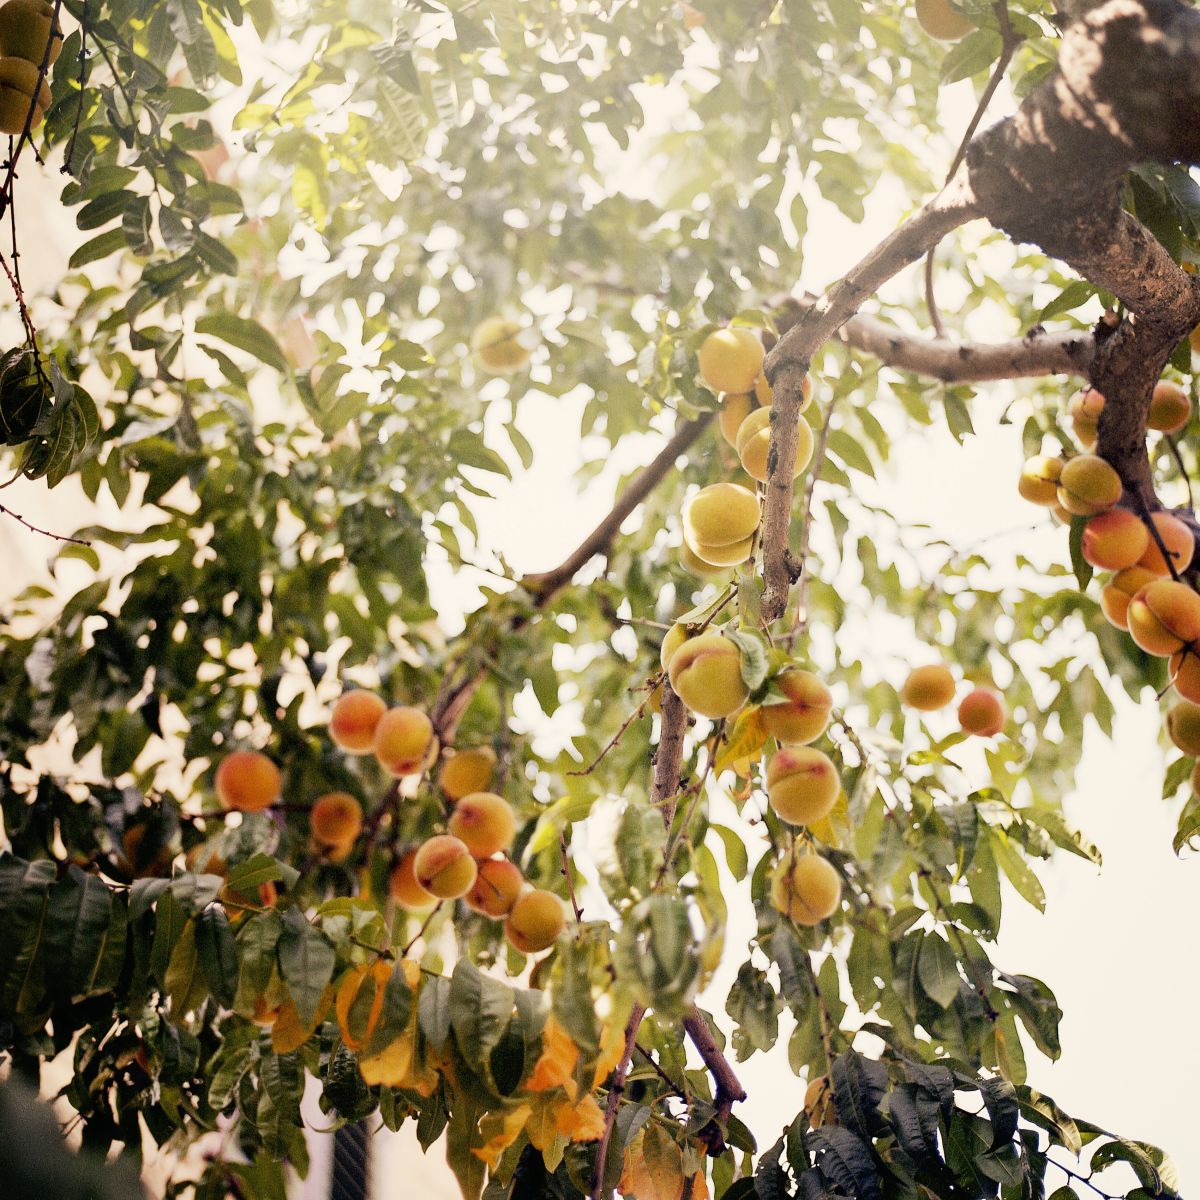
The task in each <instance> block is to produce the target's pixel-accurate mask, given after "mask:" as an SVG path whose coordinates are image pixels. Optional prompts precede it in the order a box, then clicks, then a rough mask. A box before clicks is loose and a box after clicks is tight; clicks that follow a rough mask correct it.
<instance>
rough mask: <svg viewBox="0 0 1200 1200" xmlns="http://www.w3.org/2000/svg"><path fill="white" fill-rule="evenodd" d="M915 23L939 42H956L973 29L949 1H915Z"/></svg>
mask: <svg viewBox="0 0 1200 1200" xmlns="http://www.w3.org/2000/svg"><path fill="white" fill-rule="evenodd" d="M917 23H918V24H919V25H920V26H921V28H922V29H923V30H925V32H926V33H927V34H929V36H930V37H931V38H937V39H938V41H941V42H956V41H958V39H959V38H961V37H966V36H967V34H968V33H970V32H971V30H972V29H974V28H975V26H974V25H972V24H971V22H970V21H968V20H967V18H966V17H964V16H963V15H962V13H960V12H959V11H958V9H956V8H952V7H951V5H950V0H917Z"/></svg>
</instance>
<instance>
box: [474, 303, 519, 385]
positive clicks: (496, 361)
mask: <svg viewBox="0 0 1200 1200" xmlns="http://www.w3.org/2000/svg"><path fill="white" fill-rule="evenodd" d="M471 350H472V352H473V353H474V355H475V357H476V359H477V360H478V361H479V364H480V365H481V366H482V367H483V368H484V369H485V370H487V371H490V372H491V373H492V374H493V375H511V374H512V373H513V372H515V371H519V370H520V369H521V368H522V367H523V366H525V364H526V363H527V362H529V359H530V357H531V354H532V352H531V351H530V350H529V348H528V347H527V346H525V345H523V344H522V342H521V326H520V325H519V324H517V322H516V321H510V320H508V319H507V318H506V317H487V318H485V319H484V320H482V321H480V322H479V324H478V325H476V326H475V328H474V329H473V330H472V331H471Z"/></svg>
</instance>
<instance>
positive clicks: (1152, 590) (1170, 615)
mask: <svg viewBox="0 0 1200 1200" xmlns="http://www.w3.org/2000/svg"><path fill="white" fill-rule="evenodd" d="M1126 621H1127V623H1128V625H1129V636H1130V637H1132V638H1133V640H1134V641H1135V642H1136V643H1137V645H1139V646H1140V647H1141V648H1142V649H1143V650H1145V651H1146V653H1147V654H1154V655H1157V656H1158V657H1159V658H1166V657H1167V656H1168V655H1170V654H1174V653H1175V652H1176V651H1177V650H1182V649H1183V647H1184V646H1185V645H1187V644H1188V643H1189V642H1194V641H1195V640H1196V639H1197V638H1200V595H1197V594H1196V593H1195V592H1194V591H1193V590H1192V589H1191V588H1190V587H1189V586H1188V585H1187V584H1186V583H1178V582H1176V581H1175V580H1174V579H1155V580H1154V581H1153V582H1152V583H1148V584H1146V585H1145V587H1143V588H1142V589H1141V590H1140V591H1139V592H1138V593H1137V595H1136V596H1134V598H1133V599H1132V600H1131V601H1130V602H1129V608H1128V611H1127V612H1126Z"/></svg>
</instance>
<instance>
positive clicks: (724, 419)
mask: <svg viewBox="0 0 1200 1200" xmlns="http://www.w3.org/2000/svg"><path fill="white" fill-rule="evenodd" d="M753 411H754V397H753V396H751V395H748V394H747V393H745V392H737V393H735V394H734V395H732V396H726V397H725V399H724V400H722V401H721V411H720V412H719V413H717V427H718V428H719V429H720V431H721V436H722V437H723V438H724V439H725V440H726V441H727V442H728V443H729V444H730V445H731V446H733V447H735V448H736V446H737V432H738V430H739V429H740V428H741V427H742V422H743V421H744V420H745V419H746V418H747V417H748V416H749V415H750V414H751V412H753Z"/></svg>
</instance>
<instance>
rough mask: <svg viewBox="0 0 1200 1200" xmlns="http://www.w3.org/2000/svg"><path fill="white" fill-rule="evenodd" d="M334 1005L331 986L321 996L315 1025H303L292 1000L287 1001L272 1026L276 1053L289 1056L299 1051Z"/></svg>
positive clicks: (273, 1045) (280, 1007)
mask: <svg viewBox="0 0 1200 1200" xmlns="http://www.w3.org/2000/svg"><path fill="white" fill-rule="evenodd" d="M332 1003H333V985H332V984H330V985H329V986H328V987H327V988H326V989H325V991H324V992H323V993H322V994H321V1000H320V1002H319V1003H318V1004H317V1015H316V1017H315V1018H314V1019H313V1023H312V1024H311V1025H303V1024H301V1022H300V1014H299V1013H298V1012H297V1011H296V1006H295V1005H294V1004H293V1003H292V1002H291V1000H285V1001H284V1002H283V1003H282V1004H281V1005H280V1006H279V1015H278V1016H277V1017H276V1018H275V1023H274V1024H273V1025H272V1026H271V1046H272V1048H273V1049H274V1051H275V1053H276V1054H288V1053H290V1052H291V1051H293V1050H299V1049H300V1047H301V1046H303V1045H304V1043H305V1042H307V1041H308V1039H309V1038H310V1037H312V1035H313V1033H314V1032H315V1031H316V1028H317V1026H318V1025H320V1024H321V1022H322V1021H323V1020H325V1014H326V1013H328V1012H329V1006H330V1005H331V1004H332Z"/></svg>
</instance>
